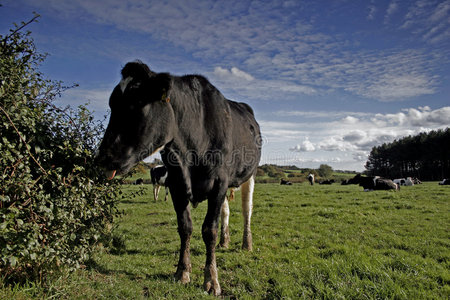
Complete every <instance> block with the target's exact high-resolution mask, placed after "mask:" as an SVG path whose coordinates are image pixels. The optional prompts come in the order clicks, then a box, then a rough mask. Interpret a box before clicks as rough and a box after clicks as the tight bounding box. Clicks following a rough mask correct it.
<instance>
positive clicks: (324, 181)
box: [319, 179, 335, 184]
mask: <svg viewBox="0 0 450 300" xmlns="http://www.w3.org/2000/svg"><path fill="white" fill-rule="evenodd" d="M334 182H335V181H334V179H330V180H323V181H321V182H319V184H333V183H334Z"/></svg>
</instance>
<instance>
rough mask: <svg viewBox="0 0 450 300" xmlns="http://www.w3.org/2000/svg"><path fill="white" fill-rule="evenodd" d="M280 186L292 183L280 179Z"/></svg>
mask: <svg viewBox="0 0 450 300" xmlns="http://www.w3.org/2000/svg"><path fill="white" fill-rule="evenodd" d="M280 184H281V185H292V182H290V181H288V180H285V179H283V178H281V181H280Z"/></svg>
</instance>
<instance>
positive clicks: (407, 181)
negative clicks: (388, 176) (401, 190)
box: [393, 177, 414, 186]
mask: <svg viewBox="0 0 450 300" xmlns="http://www.w3.org/2000/svg"><path fill="white" fill-rule="evenodd" d="M393 182H394V183H395V184H397V185H399V186H400V185H403V186H413V185H414V181H413V179H412V178H411V177H408V178H406V179H405V178H398V179H394V180H393Z"/></svg>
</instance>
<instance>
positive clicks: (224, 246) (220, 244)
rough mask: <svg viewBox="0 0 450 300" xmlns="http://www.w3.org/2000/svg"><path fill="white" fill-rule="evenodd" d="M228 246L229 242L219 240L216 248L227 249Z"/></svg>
mask: <svg viewBox="0 0 450 300" xmlns="http://www.w3.org/2000/svg"><path fill="white" fill-rule="evenodd" d="M228 247H229V242H220V243H219V245H217V248H222V249H228Z"/></svg>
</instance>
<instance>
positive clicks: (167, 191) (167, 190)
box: [164, 186, 169, 201]
mask: <svg viewBox="0 0 450 300" xmlns="http://www.w3.org/2000/svg"><path fill="white" fill-rule="evenodd" d="M164 189H165V190H166V197H165V198H164V201H167V199H169V188H168V187H167V186H166V187H165V188H164Z"/></svg>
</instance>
